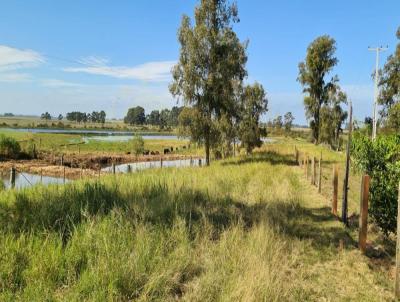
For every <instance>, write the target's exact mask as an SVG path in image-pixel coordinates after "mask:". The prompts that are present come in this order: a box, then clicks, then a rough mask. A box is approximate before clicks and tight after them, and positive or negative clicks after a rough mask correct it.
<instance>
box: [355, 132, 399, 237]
mask: <svg viewBox="0 0 400 302" xmlns="http://www.w3.org/2000/svg"><path fill="white" fill-rule="evenodd" d="M352 157H353V163H354V165H355V167H356V169H357V170H359V171H362V172H365V173H368V174H369V175H370V176H371V184H370V215H371V216H372V218H373V220H374V221H375V222H376V224H377V225H378V226H379V228H380V229H381V230H382V231H383V233H384V234H385V235H388V234H389V233H390V232H393V233H394V232H395V231H396V225H397V196H398V186H399V181H400V135H391V136H380V137H378V138H377V139H376V140H375V141H372V140H370V139H369V138H368V137H366V136H363V135H358V136H355V138H354V140H353V146H352Z"/></svg>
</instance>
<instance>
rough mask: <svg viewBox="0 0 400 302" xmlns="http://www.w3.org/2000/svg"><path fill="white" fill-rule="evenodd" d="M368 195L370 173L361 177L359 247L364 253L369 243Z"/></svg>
mask: <svg viewBox="0 0 400 302" xmlns="http://www.w3.org/2000/svg"><path fill="white" fill-rule="evenodd" d="M368 196H369V175H363V176H362V179H361V194H360V222H359V234H358V247H359V248H360V250H361V252H363V253H365V250H366V245H367V230H368Z"/></svg>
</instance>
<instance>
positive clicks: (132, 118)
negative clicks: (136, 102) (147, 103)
mask: <svg viewBox="0 0 400 302" xmlns="http://www.w3.org/2000/svg"><path fill="white" fill-rule="evenodd" d="M124 122H125V124H130V125H143V124H144V123H145V122H146V115H145V112H144V108H143V107H140V106H136V107H133V108H129V109H128V113H127V114H126V116H125V118H124Z"/></svg>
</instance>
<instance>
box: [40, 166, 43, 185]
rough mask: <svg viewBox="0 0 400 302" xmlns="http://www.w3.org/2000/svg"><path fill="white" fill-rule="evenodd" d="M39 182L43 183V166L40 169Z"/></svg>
mask: <svg viewBox="0 0 400 302" xmlns="http://www.w3.org/2000/svg"><path fill="white" fill-rule="evenodd" d="M40 183H43V168H41V169H40Z"/></svg>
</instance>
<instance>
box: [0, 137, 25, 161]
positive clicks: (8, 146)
mask: <svg viewBox="0 0 400 302" xmlns="http://www.w3.org/2000/svg"><path fill="white" fill-rule="evenodd" d="M20 152H21V146H20V145H19V143H18V142H17V141H16V140H15V139H14V138H12V137H7V136H5V135H0V157H3V158H13V159H15V158H18V155H19V153H20Z"/></svg>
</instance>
